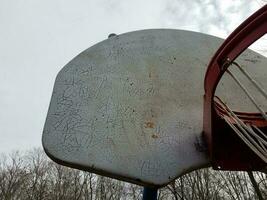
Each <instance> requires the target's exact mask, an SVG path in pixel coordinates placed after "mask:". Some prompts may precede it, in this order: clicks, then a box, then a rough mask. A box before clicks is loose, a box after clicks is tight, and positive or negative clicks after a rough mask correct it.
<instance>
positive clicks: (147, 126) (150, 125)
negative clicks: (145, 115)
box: [145, 122, 155, 128]
mask: <svg viewBox="0 0 267 200" xmlns="http://www.w3.org/2000/svg"><path fill="white" fill-rule="evenodd" d="M154 126H155V125H154V123H153V122H146V123H145V127H146V128H154Z"/></svg>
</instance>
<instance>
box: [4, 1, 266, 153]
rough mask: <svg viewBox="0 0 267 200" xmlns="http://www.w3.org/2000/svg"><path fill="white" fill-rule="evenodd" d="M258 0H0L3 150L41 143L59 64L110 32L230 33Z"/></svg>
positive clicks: (217, 34)
mask: <svg viewBox="0 0 267 200" xmlns="http://www.w3.org/2000/svg"><path fill="white" fill-rule="evenodd" d="M263 4H264V3H263V1H260V0H258V1H257V0H254V1H252V0H234V1H230V0H221V1H219V0H215V1H211V0H195V1H193V0H191V1H183V0H180V1H179V0H134V1H130V0H75V1H74V0H73V1H66V0H45V1H44V0H0V69H1V72H0V97H1V98H0V136H1V137H0V138H1V139H0V152H10V151H12V150H21V149H23V150H25V149H30V148H32V147H39V146H41V135H42V129H43V126H44V122H45V118H46V114H47V109H48V105H49V101H50V97H51V94H52V88H53V84H54V80H55V77H56V74H57V73H58V71H59V70H60V69H61V68H62V67H63V66H64V65H65V64H66V63H67V62H68V61H70V60H71V59H72V58H73V57H75V56H76V55H77V54H78V53H80V52H81V51H83V50H85V49H86V48H88V47H90V46H92V45H93V44H95V43H98V42H100V41H102V40H104V39H106V38H107V36H108V35H109V34H110V33H113V32H114V33H117V34H120V33H124V32H129V31H134V30H140V29H150V28H172V29H186V30H193V31H199V32H203V33H207V34H211V35H216V36H220V37H223V38H225V37H227V35H228V34H229V33H231V32H232V31H233V30H234V28H235V27H236V26H238V25H239V24H240V23H241V22H242V21H243V20H245V19H246V18H247V17H248V16H249V15H251V14H252V13H253V12H255V11H256V10H257V9H259V8H260V7H261V6H262V5H263Z"/></svg>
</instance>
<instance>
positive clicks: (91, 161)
mask: <svg viewBox="0 0 267 200" xmlns="http://www.w3.org/2000/svg"><path fill="white" fill-rule="evenodd" d="M222 42H223V40H222V39H219V38H216V37H213V36H209V35H204V34H200V33H195V32H188V31H180V30H144V31H137V32H131V33H126V34H123V35H118V36H114V37H111V38H109V39H107V40H105V41H103V42H101V43H98V44H97V45H95V46H93V47H91V48H89V49H87V50H85V51H84V52H82V53H81V54H80V55H78V56H77V57H76V58H74V59H73V60H72V61H71V62H69V63H68V64H67V65H66V66H65V67H64V68H63V69H62V70H61V71H60V72H59V74H58V76H57V79H56V82H55V86H54V90H53V95H52V99H51V103H50V107H49V111H48V115H47V119H46V123H45V128H44V133H43V146H44V148H45V150H46V152H47V153H48V155H49V156H50V157H51V158H52V159H54V160H55V161H57V162H59V163H61V164H64V165H69V166H72V167H76V168H80V169H84V170H88V171H92V172H96V173H99V174H103V175H107V176H110V177H114V178H118V179H121V180H126V181H130V182H134V183H137V184H140V185H150V186H151V185H152V186H153V185H155V186H162V185H165V184H167V183H169V182H170V181H172V180H174V179H175V178H176V177H178V176H180V175H182V174H184V173H186V172H189V171H191V170H193V169H198V168H201V167H203V166H207V165H209V159H208V157H207V156H206V154H205V153H204V152H203V151H200V150H201V148H198V145H197V143H198V141H199V138H200V137H201V132H202V118H203V116H202V110H203V94H204V91H203V84H204V75H205V70H206V67H207V65H208V62H209V61H210V59H211V57H212V55H213V54H214V53H215V51H216V50H217V48H218V47H219V45H220V44H221V43H222ZM249 55H250V54H249ZM253 55H256V54H253ZM226 85H227V81H226ZM223 87H225V84H223ZM230 100H231V98H230Z"/></svg>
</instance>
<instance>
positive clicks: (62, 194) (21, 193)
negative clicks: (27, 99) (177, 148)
mask: <svg viewBox="0 0 267 200" xmlns="http://www.w3.org/2000/svg"><path fill="white" fill-rule="evenodd" d="M253 174H254V177H255V179H256V182H257V185H258V188H259V189H260V191H261V194H262V196H263V199H267V177H266V174H264V173H260V172H254V173H253ZM0 199H1V200H43V199H45V200H80V199H81V200H106V199H108V200H118V199H121V200H122V199H133V200H134V199H142V187H140V186H137V185H134V184H129V183H125V182H121V181H117V180H114V179H110V178H105V177H102V176H97V175H95V174H91V173H88V172H84V171H80V170H75V169H71V168H67V167H64V166H60V165H58V164H56V163H54V162H52V161H51V160H49V158H47V156H46V155H45V153H44V152H43V150H42V149H34V150H32V151H30V152H26V153H20V152H15V153H12V154H10V155H1V158H0ZM159 199H175V200H178V199H182V200H194V199H201V200H210V199H212V200H217V199H218V200H231V199H232V200H236V199H237V200H252V199H258V196H257V194H256V193H255V189H254V187H253V186H252V184H251V181H250V179H249V176H248V175H247V173H246V172H221V171H213V170H211V169H202V170H198V171H195V172H192V173H190V174H187V175H184V176H182V177H181V178H179V179H177V180H176V181H175V182H173V183H171V184H169V185H168V186H166V187H164V188H162V189H160V190H159Z"/></svg>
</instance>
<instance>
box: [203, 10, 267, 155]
mask: <svg viewBox="0 0 267 200" xmlns="http://www.w3.org/2000/svg"><path fill="white" fill-rule="evenodd" d="M266 32H267V5H265V6H264V7H262V8H261V9H259V10H258V11H257V12H255V13H254V14H253V15H251V16H250V17H249V18H248V19H247V20H245V21H244V22H243V23H242V24H241V25H240V26H239V27H238V28H237V29H236V30H235V31H234V32H233V33H232V34H231V35H230V36H229V37H228V38H227V39H226V40H225V41H224V43H223V44H222V45H221V46H220V48H219V49H218V50H217V52H216V53H215V54H214V56H213V58H212V59H211V61H210V63H209V65H208V68H207V71H206V75H205V80H204V89H205V95H204V116H203V131H204V136H205V138H206V141H207V143H208V146H209V151H210V153H211V154H212V149H213V147H212V130H213V126H214V124H213V118H214V116H215V115H216V111H215V103H214V100H213V99H214V93H215V90H216V87H217V85H218V82H219V80H220V79H221V77H222V75H223V74H224V72H225V70H226V69H227V68H228V67H229V65H230V64H231V63H232V62H233V61H234V60H235V59H236V58H237V57H238V56H239V55H240V54H241V53H242V52H243V51H244V50H245V49H247V48H248V47H249V46H250V45H251V44H252V43H254V42H255V41H256V40H258V39H259V38H260V37H262V36H263V35H264V34H265V33H266ZM217 115H218V114H217Z"/></svg>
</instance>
